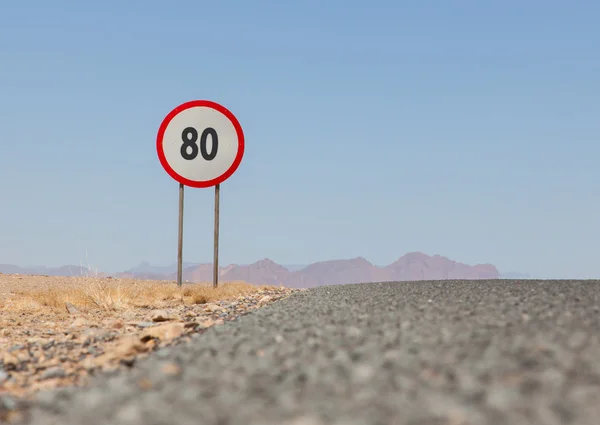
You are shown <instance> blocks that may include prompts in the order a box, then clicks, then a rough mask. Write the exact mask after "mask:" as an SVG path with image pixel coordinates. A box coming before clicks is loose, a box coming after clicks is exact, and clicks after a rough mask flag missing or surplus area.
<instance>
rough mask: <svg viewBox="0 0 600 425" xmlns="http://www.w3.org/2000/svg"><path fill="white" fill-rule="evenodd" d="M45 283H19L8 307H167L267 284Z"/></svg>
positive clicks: (70, 280)
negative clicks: (21, 284)
mask: <svg viewBox="0 0 600 425" xmlns="http://www.w3.org/2000/svg"><path fill="white" fill-rule="evenodd" d="M46 280H48V283H47V284H45V285H33V287H19V288H15V290H13V291H12V293H11V295H12V297H11V298H10V300H8V301H6V300H3V308H5V309H6V310H7V311H20V312H36V311H39V310H42V309H50V310H52V311H54V312H61V311H62V312H66V310H65V303H67V302H68V303H71V304H73V305H75V306H77V308H78V309H80V310H81V311H88V310H103V311H121V310H126V309H130V308H164V307H169V306H174V305H181V304H205V303H210V302H215V301H219V300H224V299H228V298H229V299H231V298H236V297H238V296H240V295H242V296H243V295H248V294H252V293H256V292H257V291H259V290H261V289H266V288H268V287H267V286H257V285H252V284H249V283H245V282H223V283H219V287H218V288H213V287H212V284H208V283H193V284H184V285H183V286H182V288H181V289H179V288H178V287H177V284H176V283H174V282H158V281H142V280H133V279H107V278H88V277H73V278H60V279H58V278H55V279H52V278H46Z"/></svg>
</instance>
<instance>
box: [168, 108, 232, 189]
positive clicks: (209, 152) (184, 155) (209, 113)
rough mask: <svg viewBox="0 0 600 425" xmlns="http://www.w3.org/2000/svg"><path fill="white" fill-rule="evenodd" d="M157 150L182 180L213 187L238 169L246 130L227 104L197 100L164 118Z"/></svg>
mask: <svg viewBox="0 0 600 425" xmlns="http://www.w3.org/2000/svg"><path fill="white" fill-rule="evenodd" d="M156 150H157V153H158V157H159V160H160V162H161V164H162V166H163V168H164V169H165V171H166V172H167V173H168V174H169V175H170V176H171V177H173V178H174V179H175V180H177V181H178V182H179V183H181V184H184V185H186V186H191V187H210V186H215V185H217V184H220V183H222V182H223V181H225V180H226V179H228V178H229V177H231V175H232V174H233V173H234V172H235V171H236V170H237V168H238V167H239V165H240V163H241V161H242V157H243V155H244V133H243V131H242V127H241V126H240V124H239V122H238V121H237V119H236V118H235V116H234V115H233V114H232V113H231V112H229V110H227V109H226V108H224V107H223V106H221V105H219V104H217V103H214V102H210V101H206V100H196V101H191V102H187V103H184V104H182V105H180V106H178V107H177V108H175V109H173V111H171V112H170V113H169V114H168V115H167V116H166V117H165V119H164V120H163V122H162V124H161V126H160V128H159V131H158V137H157V139H156Z"/></svg>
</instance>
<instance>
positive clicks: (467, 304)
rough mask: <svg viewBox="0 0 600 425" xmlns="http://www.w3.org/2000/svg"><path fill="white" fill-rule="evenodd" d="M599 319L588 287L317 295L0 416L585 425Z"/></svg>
mask: <svg viewBox="0 0 600 425" xmlns="http://www.w3.org/2000/svg"><path fill="white" fill-rule="evenodd" d="M599 306H600V282H599V281H437V282H407V283H378V284H360V285H344V286H336V287H321V288H316V289H311V290H308V291H303V292H298V293H295V294H292V295H291V296H290V297H289V298H287V299H284V300H282V301H279V302H277V303H274V304H272V305H269V306H266V307H263V308H260V309H257V310H255V311H253V312H251V313H249V314H247V315H246V316H244V317H240V318H238V319H236V320H232V321H230V322H226V323H224V324H223V325H221V326H216V327H212V328H209V329H207V330H205V331H204V332H203V333H202V334H196V335H192V336H191V340H190V342H189V343H185V344H180V345H176V346H171V347H164V348H161V349H160V350H158V351H157V352H155V353H153V354H152V355H150V356H148V357H147V358H144V359H142V360H140V361H139V362H137V363H136V364H135V365H134V367H132V368H131V369H130V370H125V371H122V370H121V371H115V372H113V373H112V374H111V373H107V374H105V375H101V376H98V377H96V378H94V380H93V381H92V382H91V384H90V385H89V386H88V387H86V388H85V389H77V390H74V389H60V390H52V391H47V392H42V393H40V394H38V396H37V398H36V400H35V401H34V402H33V404H32V405H31V406H18V407H17V406H14V405H13V406H4V409H9V408H12V409H13V410H15V411H17V410H18V409H21V408H23V407H27V409H26V410H24V412H25V413H24V415H23V416H22V418H23V421H21V423H27V424H37V425H49V424H60V425H69V424H86V425H96V424H122V425H126V424H132V425H152V424H186V425H187V424H190V425H191V424H199V423H201V424H215V425H216V424H219V425H228V424H235V425H237V424H240V425H242V424H243V425H254V424H256V425H258V424H262V425H270V424H280V425H283V424H294V425H319V424H336V425H342V424H347V425H354V424H357V425H358V424H365V425H366V424H369V425H371V424H372V425H376V424H396V425H417V424H422V425H442V424H447V425H468V424H472V425H487V424H493V425H496V424H507V425H508V424H510V425H520V424H544V425H554V424H581V425H584V424H586V425H588V424H589V425H597V424H598V423H600V422H599V419H598V418H600V312H599ZM2 403H4V404H11V403H13V404H14V403H15V402H14V400H12V399H6V400H4V401H2ZM2 408H3V406H0V409H2ZM15 417H16V416H15Z"/></svg>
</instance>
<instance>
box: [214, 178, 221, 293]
mask: <svg viewBox="0 0 600 425" xmlns="http://www.w3.org/2000/svg"><path fill="white" fill-rule="evenodd" d="M220 186H221V185H219V184H218V185H216V186H215V246H214V249H215V250H214V258H213V288H216V287H217V286H218V285H219V192H220V189H221V187H220Z"/></svg>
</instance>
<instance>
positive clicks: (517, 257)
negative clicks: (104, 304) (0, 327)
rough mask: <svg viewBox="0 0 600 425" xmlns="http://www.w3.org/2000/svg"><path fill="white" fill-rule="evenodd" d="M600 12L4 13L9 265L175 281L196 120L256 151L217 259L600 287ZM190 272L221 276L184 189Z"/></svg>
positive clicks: (27, 4) (385, 8) (224, 208)
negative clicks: (168, 143)
mask: <svg viewBox="0 0 600 425" xmlns="http://www.w3.org/2000/svg"><path fill="white" fill-rule="evenodd" d="M598 22H600V3H598V2H593V1H580V2H565V1H533V0H532V1H528V2H522V1H504V2H491V1H490V2H482V1H474V0H468V1H461V2H458V1H452V2H449V1H441V0H439V1H430V2H401V1H377V0H373V1H369V2H362V1H353V0H345V1H338V0H332V1H316V0H309V1H303V2H287V3H286V2H281V1H264V0H254V1H251V2H250V1H224V2H202V1H173V2H170V3H169V2H164V1H161V2H159V1H139V0H136V1H133V0H132V1H127V2H122V1H116V0H106V1H102V2H77V1H75V0H71V1H65V0H55V1H53V2H46V1H41V0H38V1H20V2H9V3H7V4H5V5H3V6H2V12H1V13H0V52H1V62H0V128H1V129H2V137H1V138H0V147H1V152H2V159H1V161H2V162H1V166H0V181H1V185H0V202H1V208H0V223H1V228H0V263H12V264H17V265H47V266H59V265H63V264H79V263H80V262H81V261H85V252H86V249H87V252H88V256H89V257H88V260H89V263H90V264H91V265H93V266H95V267H98V268H99V269H101V270H105V271H117V270H123V269H126V268H129V267H130V266H133V265H135V264H137V263H139V262H141V261H145V260H147V261H149V262H151V263H153V264H158V265H163V264H170V263H173V262H174V261H175V259H176V254H177V251H176V248H177V196H178V189H177V187H178V185H177V183H176V182H175V181H174V180H172V179H171V178H170V177H169V176H168V175H167V174H166V173H165V171H164V170H163V169H162V168H161V166H160V164H159V162H158V159H157V155H156V150H155V138H156V133H157V130H158V126H159V125H160V122H161V121H162V119H163V118H164V116H165V115H166V114H167V113H168V112H169V111H170V110H171V109H172V108H173V107H175V106H177V105H178V104H180V103H182V102H185V101H188V100H192V99H209V100H213V101H216V102H219V103H221V104H223V105H224V106H226V107H227V108H229V109H230V110H231V111H232V112H233V113H234V114H235V115H236V116H237V118H238V119H239V121H240V123H241V125H242V127H243V129H244V133H245V136H246V153H245V156H244V159H243V162H242V164H241V166H240V168H239V169H238V171H237V172H236V174H235V175H234V176H233V177H232V178H231V179H229V180H228V181H227V182H225V183H224V184H223V185H222V187H221V189H222V190H221V196H222V197H221V242H220V246H221V251H220V255H221V263H223V264H225V263H231V262H235V263H249V262H254V261H257V260H260V259H262V258H265V257H269V258H271V259H273V260H274V261H277V262H279V263H283V264H285V263H292V264H298V263H308V262H313V261H319V260H324V259H334V258H353V257H357V256H363V257H365V258H367V259H368V260H370V261H372V262H373V263H375V264H386V263H389V262H392V261H394V260H395V259H396V258H398V257H400V256H401V255H403V254H405V253H406V252H411V251H422V252H425V253H427V254H430V255H433V254H441V255H444V256H447V257H450V258H451V259H454V260H457V261H461V262H466V263H469V264H474V263H482V262H483V263H486V262H489V263H493V264H495V265H496V266H497V267H498V268H499V269H500V270H501V271H512V270H518V271H523V272H529V273H531V274H532V275H536V276H540V277H552V278H560V277H573V278H594V277H595V278H597V277H600V261H599V254H598V240H600V214H599V213H598V211H599V210H600V196H598V195H599V191H598V188H599V187H600V186H599V185H600V169H599V161H600V143H599V142H600V140H599V135H600V115H599V113H600V55H598V52H600V29H599V27H598ZM185 194H186V199H185V203H186V205H185V233H184V260H185V261H192V262H210V261H211V260H212V231H213V228H212V223H213V221H212V220H213V215H212V208H213V203H212V202H213V191H212V189H191V188H190V189H186V192H185Z"/></svg>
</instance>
